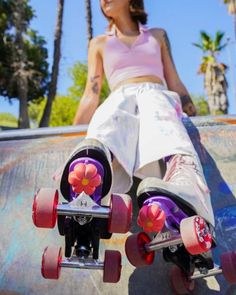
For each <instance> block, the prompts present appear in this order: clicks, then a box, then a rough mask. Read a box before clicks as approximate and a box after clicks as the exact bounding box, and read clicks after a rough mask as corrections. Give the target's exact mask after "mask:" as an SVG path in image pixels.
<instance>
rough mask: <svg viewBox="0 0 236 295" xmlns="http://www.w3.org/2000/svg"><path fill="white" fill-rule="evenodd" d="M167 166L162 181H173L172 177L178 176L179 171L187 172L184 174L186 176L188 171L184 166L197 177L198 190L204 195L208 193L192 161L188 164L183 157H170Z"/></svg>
mask: <svg viewBox="0 0 236 295" xmlns="http://www.w3.org/2000/svg"><path fill="white" fill-rule="evenodd" d="M168 164H169V165H167V170H166V174H165V176H164V178H163V180H164V181H169V180H170V179H172V180H173V179H174V177H175V176H176V175H177V174H179V172H180V170H184V171H185V172H187V173H186V174H188V172H189V170H188V168H187V167H186V166H190V167H191V168H192V169H193V171H194V172H195V174H196V176H197V184H198V186H199V188H200V189H201V190H202V191H203V192H204V193H210V190H209V188H208V186H207V185H206V184H205V183H204V182H203V180H202V176H201V173H200V171H199V170H198V168H197V165H196V164H195V163H194V161H191V162H190V163H188V162H187V161H186V160H185V158H184V156H179V155H176V156H174V157H172V159H170V160H169V163H168Z"/></svg>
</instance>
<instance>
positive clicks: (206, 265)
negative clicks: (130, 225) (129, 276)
mask: <svg viewBox="0 0 236 295" xmlns="http://www.w3.org/2000/svg"><path fill="white" fill-rule="evenodd" d="M196 196H197V197H196ZM137 202H138V206H139V208H140V211H139V215H138V225H139V226H140V227H142V228H143V232H140V233H137V234H133V235H131V236H129V237H128V239H127V241H126V244H125V251H126V255H127V257H128V260H129V262H130V263H131V264H132V265H134V266H135V267H140V266H145V265H150V264H152V263H153V261H154V257H155V251H157V250H162V254H163V258H164V260H165V261H166V262H172V263H173V264H174V267H173V268H172V270H171V274H170V276H171V284H172V288H173V290H174V291H175V293H176V294H190V293H191V291H193V290H194V285H195V279H198V278H202V277H207V276H212V275H216V274H220V273H223V274H224V276H225V278H226V279H227V281H228V282H230V283H234V282H236V259H235V258H236V253H234V252H232V253H224V254H223V255H222V256H221V266H216V265H215V264H214V261H213V258H212V253H211V249H212V248H214V247H216V240H215V233H214V215H213V211H212V207H211V203H210V195H209V189H208V187H207V185H206V183H205V181H204V178H203V177H202V174H201V171H199V168H198V167H197V165H196V161H193V158H192V157H191V156H182V155H175V156H173V157H172V158H171V160H170V161H169V163H168V164H167V170H166V174H165V176H164V178H163V180H162V179H157V178H152V177H149V178H146V179H144V180H143V181H142V182H141V183H140V185H139V187H138V191H137Z"/></svg>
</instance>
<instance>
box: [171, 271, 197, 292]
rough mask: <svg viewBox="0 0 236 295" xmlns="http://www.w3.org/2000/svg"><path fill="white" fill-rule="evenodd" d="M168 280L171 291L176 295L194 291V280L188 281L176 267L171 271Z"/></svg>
mask: <svg viewBox="0 0 236 295" xmlns="http://www.w3.org/2000/svg"><path fill="white" fill-rule="evenodd" d="M170 280H171V286H172V289H173V291H174V292H175V294H177V295H182V294H190V293H191V292H192V291H193V290H194V287H195V282H194V280H189V279H188V278H187V277H186V275H185V274H184V272H183V271H182V270H181V269H180V268H179V267H178V266H177V265H174V266H173V267H172V269H171V273H170Z"/></svg>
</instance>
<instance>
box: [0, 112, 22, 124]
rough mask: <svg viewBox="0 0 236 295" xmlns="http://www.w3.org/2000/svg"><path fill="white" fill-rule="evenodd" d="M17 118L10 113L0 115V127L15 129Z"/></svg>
mask: <svg viewBox="0 0 236 295" xmlns="http://www.w3.org/2000/svg"><path fill="white" fill-rule="evenodd" d="M17 124H18V122H17V118H16V117H15V116H13V115H12V114H11V113H0V126H7V127H17Z"/></svg>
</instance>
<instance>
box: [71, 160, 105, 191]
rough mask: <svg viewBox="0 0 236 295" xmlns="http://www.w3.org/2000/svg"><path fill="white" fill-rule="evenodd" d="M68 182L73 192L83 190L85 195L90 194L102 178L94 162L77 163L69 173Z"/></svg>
mask: <svg viewBox="0 0 236 295" xmlns="http://www.w3.org/2000/svg"><path fill="white" fill-rule="evenodd" d="M68 182H69V183H70V185H71V186H72V189H73V191H74V192H75V193H82V192H85V193H86V194H87V195H92V194H93V193H94V192H95V190H96V187H98V186H99V185H100V184H101V182H102V179H101V176H100V174H98V172H97V168H96V166H95V165H94V164H84V163H78V164H77V165H75V168H74V170H73V171H71V172H70V173H69V176H68Z"/></svg>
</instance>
